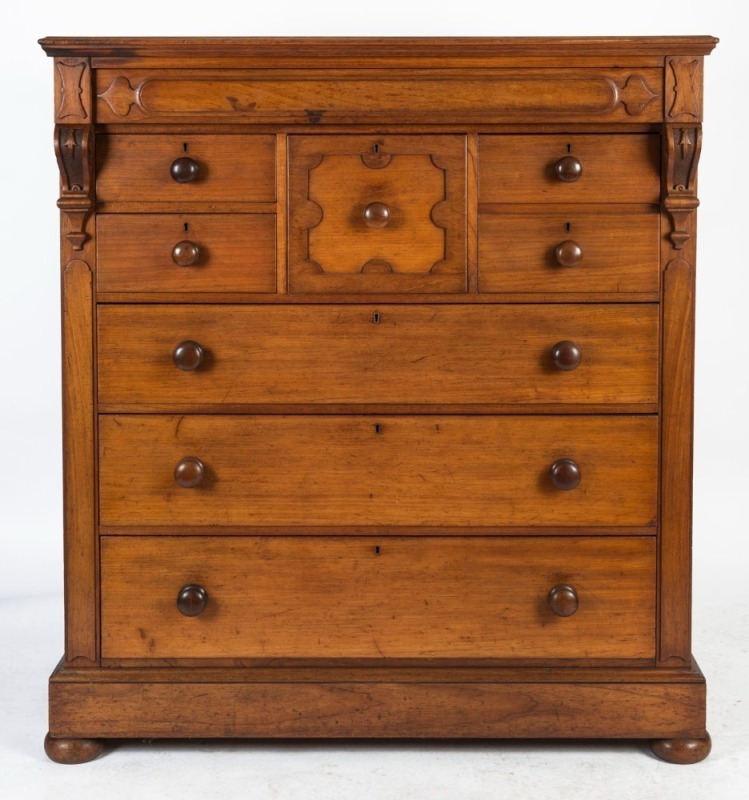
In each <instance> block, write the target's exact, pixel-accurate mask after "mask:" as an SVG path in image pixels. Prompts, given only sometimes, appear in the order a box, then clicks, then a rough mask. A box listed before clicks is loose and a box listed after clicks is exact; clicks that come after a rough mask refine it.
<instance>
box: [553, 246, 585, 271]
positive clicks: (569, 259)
mask: <svg viewBox="0 0 749 800" xmlns="http://www.w3.org/2000/svg"><path fill="white" fill-rule="evenodd" d="M554 258H556V260H557V264H559V266H560V267H576V266H578V265H579V264H581V263H582V260H583V249H582V247H580V245H579V244H578V243H577V242H573V241H572V240H569V241H566V242H562V243H561V244H560V245H558V246H557V247H556V248H555V250H554Z"/></svg>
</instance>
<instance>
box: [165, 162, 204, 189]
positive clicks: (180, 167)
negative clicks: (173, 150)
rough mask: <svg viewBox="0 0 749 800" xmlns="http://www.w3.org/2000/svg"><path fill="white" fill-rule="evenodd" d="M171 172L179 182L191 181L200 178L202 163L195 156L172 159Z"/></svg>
mask: <svg viewBox="0 0 749 800" xmlns="http://www.w3.org/2000/svg"><path fill="white" fill-rule="evenodd" d="M170 172H171V175H172V178H173V179H174V180H175V181H177V183H191V182H192V181H196V180H197V179H198V174H199V173H200V165H199V164H198V162H197V161H196V160H195V159H194V158H188V157H187V156H182V157H181V158H178V159H176V160H175V161H172V166H171V169H170Z"/></svg>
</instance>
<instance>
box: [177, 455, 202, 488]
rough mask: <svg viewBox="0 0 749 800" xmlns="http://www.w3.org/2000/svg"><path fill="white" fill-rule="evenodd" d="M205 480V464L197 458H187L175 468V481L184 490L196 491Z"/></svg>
mask: <svg viewBox="0 0 749 800" xmlns="http://www.w3.org/2000/svg"><path fill="white" fill-rule="evenodd" d="M203 478H205V464H204V463H203V462H202V461H201V460H200V459H199V458H195V456H185V458H183V459H180V461H178V462H177V466H176V467H175V468H174V480H175V481H176V482H177V483H178V484H179V485H180V486H181V487H182V488H183V489H194V488H195V487H196V486H200V484H201V483H202V482H203Z"/></svg>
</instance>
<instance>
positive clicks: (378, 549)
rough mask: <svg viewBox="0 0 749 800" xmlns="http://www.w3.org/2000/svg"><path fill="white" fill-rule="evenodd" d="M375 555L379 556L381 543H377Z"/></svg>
mask: <svg viewBox="0 0 749 800" xmlns="http://www.w3.org/2000/svg"><path fill="white" fill-rule="evenodd" d="M375 555H376V556H379V555H380V545H379V544H376V545H375Z"/></svg>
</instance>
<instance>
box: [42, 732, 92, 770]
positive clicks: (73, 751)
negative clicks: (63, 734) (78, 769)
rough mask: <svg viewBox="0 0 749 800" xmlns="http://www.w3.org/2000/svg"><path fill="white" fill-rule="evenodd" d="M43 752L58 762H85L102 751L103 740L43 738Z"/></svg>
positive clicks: (48, 736) (47, 736)
mask: <svg viewBox="0 0 749 800" xmlns="http://www.w3.org/2000/svg"><path fill="white" fill-rule="evenodd" d="M44 752H45V753H46V754H47V756H49V758H51V759H52V761H56V762H57V763H58V764H85V763H86V761H93V760H94V759H95V758H96V757H97V756H100V755H101V754H102V753H103V752H104V742H102V741H99V740H98V739H53V738H52V737H51V736H50V735H49V734H47V735H46V736H45V738H44Z"/></svg>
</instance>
